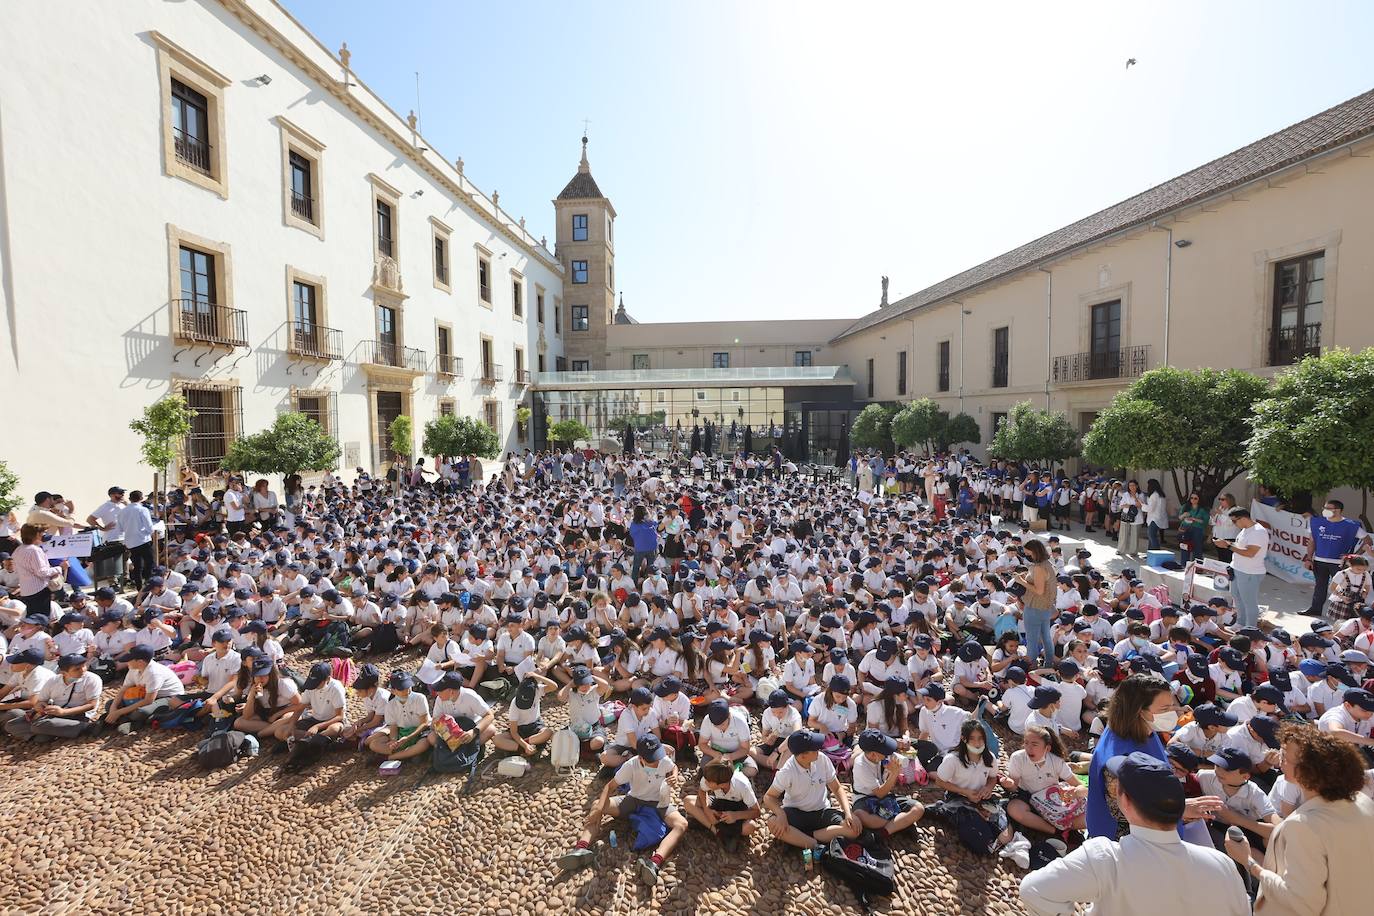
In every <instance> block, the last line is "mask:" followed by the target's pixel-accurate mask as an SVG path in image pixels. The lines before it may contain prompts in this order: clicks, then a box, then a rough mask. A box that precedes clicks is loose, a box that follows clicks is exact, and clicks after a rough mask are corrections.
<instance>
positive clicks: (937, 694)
mask: <svg viewBox="0 0 1374 916" xmlns="http://www.w3.org/2000/svg"><path fill="white" fill-rule="evenodd" d="M917 696H918V697H920V702H921V709H920V712H919V713H917V716H916V742H915V746H916V756H918V757H919V758H920V760H921V764H922V765H923V766H924V767H925V768H926V769H927V770H932V769H934V768H935V767H937V766H938V765H939V763H940V758H941V757H943V756H944V754H945V753H946V752H947V751H950V750H953V749H954V748H955V747H957V746H958V745H959V741H960V737H959V730H960V729H961V728H962V727H963V724H964V721H965V720H966V719H968V718H969V713H968V710H965V709H961V708H959V707H958V706H951V705H949V704H948V703H946V702H945V688H943V687H941V686H940V685H939V684H938V683H936V682H934V681H932V682H931V683H929V684H927V685H926V686H925V687H923V688H921V690H919V691H917Z"/></svg>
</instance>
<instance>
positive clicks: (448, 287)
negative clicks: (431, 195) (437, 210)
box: [429, 216, 453, 294]
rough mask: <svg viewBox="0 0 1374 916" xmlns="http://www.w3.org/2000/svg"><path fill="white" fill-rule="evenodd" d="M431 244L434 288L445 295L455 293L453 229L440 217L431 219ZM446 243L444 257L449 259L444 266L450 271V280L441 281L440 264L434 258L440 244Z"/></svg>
mask: <svg viewBox="0 0 1374 916" xmlns="http://www.w3.org/2000/svg"><path fill="white" fill-rule="evenodd" d="M429 226H430V242H429V275H430V279H431V280H432V281H433V282H434V288H435V289H437V290H439V291H441V292H445V293H449V294H452V293H453V227H452V226H450V225H448V224H447V223H445V222H444V221H443V220H441V219H439V218H438V217H435V216H431V217H430V218H429ZM441 241H442V242H443V243H444V256H445V257H446V258H447V261H446V262H445V264H444V266H445V267H446V268H447V269H448V279H447V280H441V279H439V262H438V259H437V258H436V257H435V256H434V252H435V250H436V249H437V248H438V244H439V242H441Z"/></svg>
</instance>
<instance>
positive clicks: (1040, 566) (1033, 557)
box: [1016, 540, 1055, 668]
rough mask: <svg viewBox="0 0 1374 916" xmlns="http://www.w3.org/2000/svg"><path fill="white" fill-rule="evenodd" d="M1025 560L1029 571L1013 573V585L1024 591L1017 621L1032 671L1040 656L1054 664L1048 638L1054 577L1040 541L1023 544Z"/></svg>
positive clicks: (1043, 545)
mask: <svg viewBox="0 0 1374 916" xmlns="http://www.w3.org/2000/svg"><path fill="white" fill-rule="evenodd" d="M1026 558H1027V559H1028V560H1030V562H1031V567H1030V569H1029V570H1028V571H1027V572H1026V573H1024V574H1022V573H1017V574H1016V581H1017V582H1019V583H1021V585H1022V586H1024V587H1025V589H1026V594H1025V595H1024V596H1023V597H1022V601H1023V602H1024V603H1025V609H1024V611H1023V613H1022V618H1021V619H1022V623H1023V624H1024V626H1025V628H1026V658H1027V660H1028V661H1029V662H1030V663H1031V667H1032V668H1035V667H1036V666H1037V662H1036V660H1037V659H1038V658H1039V657H1040V655H1041V653H1043V654H1044V656H1045V664H1046V665H1052V664H1053V663H1054V639H1053V637H1052V636H1051V635H1050V623H1051V622H1052V621H1053V619H1054V601H1055V573H1054V564H1053V563H1051V562H1050V552H1049V551H1048V550H1046V549H1045V544H1044V542H1043V541H1040V540H1031V541H1027V542H1026Z"/></svg>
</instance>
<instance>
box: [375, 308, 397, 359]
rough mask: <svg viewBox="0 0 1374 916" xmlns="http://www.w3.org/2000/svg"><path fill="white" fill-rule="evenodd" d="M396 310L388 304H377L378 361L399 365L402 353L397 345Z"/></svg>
mask: <svg viewBox="0 0 1374 916" xmlns="http://www.w3.org/2000/svg"><path fill="white" fill-rule="evenodd" d="M396 344H397V339H396V310H395V309H394V308H391V307H390V306H388V305H379V306H377V362H379V363H382V364H383V365H387V366H399V365H400V364H401V363H400V358H401V353H400V348H399V347H398V346H397V345H396Z"/></svg>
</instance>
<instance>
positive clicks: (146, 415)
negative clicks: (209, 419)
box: [129, 394, 196, 492]
mask: <svg viewBox="0 0 1374 916" xmlns="http://www.w3.org/2000/svg"><path fill="white" fill-rule="evenodd" d="M195 415H196V412H195V411H194V410H192V409H191V407H190V405H188V404H187V403H186V399H185V398H183V397H182V396H181V395H179V394H169V395H167V396H166V397H162V398H159V399H158V400H156V401H154V402H153V403H151V404H149V405H148V406H147V407H145V408H143V416H141V417H139V418H138V419H137V420H133V421H131V422H130V423H129V428H130V429H132V430H133V431H134V432H136V433H138V434H139V435H140V436H142V437H143V443H142V445H140V446H139V450H140V451H141V452H142V455H143V463H144V464H146V465H147V466H148V467H150V468H152V469H153V491H154V492H156V491H157V490H159V489H160V488H161V483H160V481H161V480H162V479H163V478H165V476H166V474H167V469H168V468H169V467H171V465H172V462H174V461H176V459H177V452H178V449H179V448H180V446H181V443H183V442H185V441H186V437H187V436H189V435H191V419H192V418H193V417H194V416H195Z"/></svg>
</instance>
